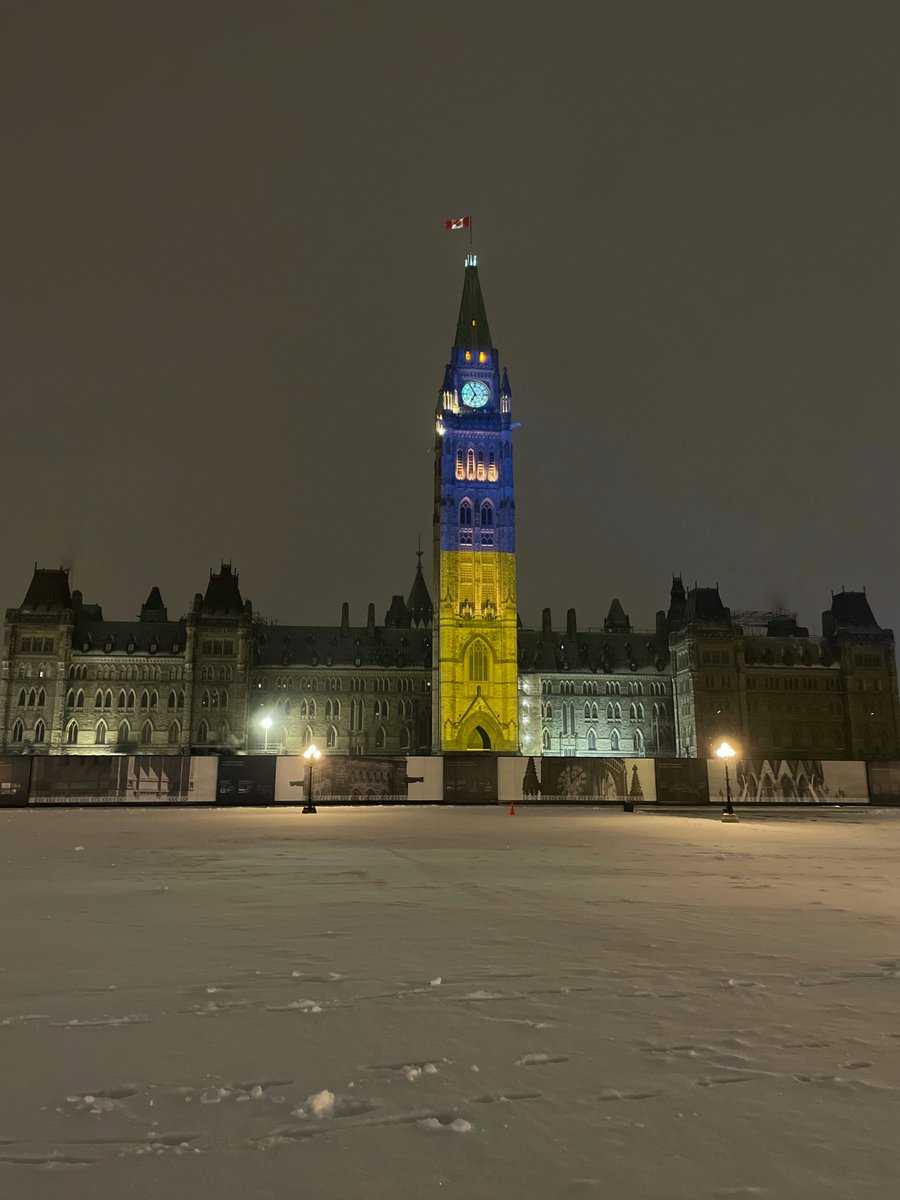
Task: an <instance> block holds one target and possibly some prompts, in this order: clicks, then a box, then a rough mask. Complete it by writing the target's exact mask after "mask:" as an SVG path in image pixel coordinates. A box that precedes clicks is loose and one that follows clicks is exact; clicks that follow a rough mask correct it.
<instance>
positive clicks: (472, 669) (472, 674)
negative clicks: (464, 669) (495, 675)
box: [469, 641, 488, 683]
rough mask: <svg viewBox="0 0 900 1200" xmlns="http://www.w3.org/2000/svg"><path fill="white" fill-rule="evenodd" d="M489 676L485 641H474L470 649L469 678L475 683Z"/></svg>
mask: <svg viewBox="0 0 900 1200" xmlns="http://www.w3.org/2000/svg"><path fill="white" fill-rule="evenodd" d="M487 677H488V655H487V647H486V646H485V644H484V642H481V641H478V642H474V643H473V645H472V647H471V649H470V650H469V679H470V680H471V681H472V682H473V683H480V682H483V681H486V680H487Z"/></svg>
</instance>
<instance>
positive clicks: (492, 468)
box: [488, 450, 497, 480]
mask: <svg viewBox="0 0 900 1200" xmlns="http://www.w3.org/2000/svg"><path fill="white" fill-rule="evenodd" d="M496 478H497V458H496V455H495V454H494V452H493V450H492V451H491V452H490V454H489V455H488V479H490V480H495V479H496Z"/></svg>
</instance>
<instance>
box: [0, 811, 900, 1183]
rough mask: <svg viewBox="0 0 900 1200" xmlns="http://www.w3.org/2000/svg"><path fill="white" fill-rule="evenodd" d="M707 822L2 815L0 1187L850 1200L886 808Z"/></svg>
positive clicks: (883, 1021)
mask: <svg viewBox="0 0 900 1200" xmlns="http://www.w3.org/2000/svg"><path fill="white" fill-rule="evenodd" d="M716 816H717V814H716V812H715V810H713V811H709V810H698V811H697V812H694V813H690V814H688V813H676V812H671V811H669V812H667V811H664V810H656V811H653V812H652V813H651V812H644V813H641V812H638V813H635V814H624V813H621V812H613V811H610V810H603V811H600V810H592V809H584V808H579V809H558V808H554V809H553V810H549V809H546V808H536V807H534V808H532V807H523V808H521V809H519V810H518V811H517V814H516V816H515V817H510V816H509V815H508V811H507V809H506V808H505V807H499V806H498V807H497V808H471V809H462V808H444V807H440V808H434V809H422V808H392V809H387V808H385V809H328V810H326V809H322V810H320V811H319V814H318V815H317V816H314V817H313V816H302V815H301V814H300V813H299V811H298V810H296V809H268V810H252V809H245V810H240V809H227V810H224V811H218V810H214V809H203V810H194V811H192V810H190V809H177V810H174V809H173V810H161V809H158V808H157V809H152V810H143V809H140V810H123V809H119V810H110V809H106V810H103V811H97V810H87V809H81V810H79V809H65V810H59V809H54V810H52V811H43V810H41V811H30V810H3V811H0V865H2V873H0V980H2V984H0V1056H2V1062H3V1069H4V1081H3V1082H4V1086H3V1088H2V1090H0V1196H2V1197H6V1196H10V1197H12V1196H22V1197H26V1196H27V1197H28V1198H29V1200H45V1198H46V1200H57V1198H59V1200H63V1198H64V1200H88V1198H89V1197H90V1198H92V1200H93V1198H95V1197H97V1196H104V1197H105V1196H128V1197H129V1198H131V1200H151V1198H155V1197H157V1196H169V1197H173V1198H175V1200H178V1198H180V1197H186V1196H190V1197H191V1200H213V1198H215V1200H246V1197H247V1196H253V1197H255V1198H258V1200H276V1198H278V1200H281V1198H282V1197H285V1196H295V1195H313V1196H326V1195H340V1196H345V1197H347V1198H348V1200H381V1198H383V1197H384V1196H388V1195H389V1196H391V1198H392V1200H421V1198H425V1197H428V1198H430V1197H434V1196H453V1197H459V1198H460V1200H463V1198H465V1200H489V1198H490V1200H497V1198H498V1197H506V1196H515V1197H517V1200H539V1198H540V1200H547V1198H553V1200H555V1198H557V1197H560V1198H566V1197H576V1196H578V1197H581V1196H587V1197H614V1198H615V1200H698V1198H703V1197H711V1198H712V1197H761V1198H762V1200H777V1198H780V1200H806V1198H809V1200H846V1198H847V1197H850V1196H852V1197H853V1200H870V1198H871V1200H874V1198H875V1197H878V1198H879V1200H883V1197H884V1196H887V1195H890V1194H893V1191H894V1187H895V1182H894V1181H895V1179H896V1149H895V1143H896V1135H895V1129H896V1125H897V1120H898V1116H900V927H898V922H897V914H898V912H900V869H898V868H900V811H897V810H894V811H891V810H873V809H864V810H863V809H857V810H848V809H843V810H817V811H816V812H815V813H810V812H808V811H804V812H796V811H780V812H766V811H764V810H756V809H754V810H753V812H752V813H750V814H747V813H746V811H743V812H742V813H741V822H740V824H738V825H723V824H722V823H721V822H720V821H719V820H717V819H716ZM73 846H79V847H83V849H80V851H79V853H77V854H73V853H72V847H73ZM198 1017H200V1018H201V1019H200V1020H198V1019H197V1018H198ZM454 1134H465V1135H466V1136H465V1137H457V1136H452V1135H454Z"/></svg>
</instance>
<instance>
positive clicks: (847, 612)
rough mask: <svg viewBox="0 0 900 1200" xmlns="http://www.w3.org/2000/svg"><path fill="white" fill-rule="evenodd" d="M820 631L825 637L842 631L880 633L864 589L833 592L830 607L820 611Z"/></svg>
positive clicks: (879, 627) (847, 632)
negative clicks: (860, 590)
mask: <svg viewBox="0 0 900 1200" xmlns="http://www.w3.org/2000/svg"><path fill="white" fill-rule="evenodd" d="M822 632H823V633H824V635H825V636H826V637H834V636H835V635H837V634H842V633H846V634H854V633H867V634H868V633H881V626H880V625H879V624H878V622H877V621H876V620H875V614H874V613H873V612H872V609H871V607H870V606H869V601H868V599H867V597H866V593H865V591H862V592H845V591H841V592H835V593H834V595H832V597H831V608H828V609H826V610H825V612H823V613H822Z"/></svg>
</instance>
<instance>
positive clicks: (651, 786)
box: [497, 755, 656, 804]
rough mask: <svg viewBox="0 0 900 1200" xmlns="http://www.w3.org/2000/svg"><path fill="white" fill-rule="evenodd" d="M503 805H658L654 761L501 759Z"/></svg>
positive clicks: (499, 788)
mask: <svg viewBox="0 0 900 1200" xmlns="http://www.w3.org/2000/svg"><path fill="white" fill-rule="evenodd" d="M497 790H498V796H499V799H500V802H501V803H502V804H626V803H632V804H653V803H655V802H656V772H655V770H654V768H653V759H652V758H557V757H550V756H549V755H548V756H547V757H546V758H534V757H532V758H498V759H497Z"/></svg>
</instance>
